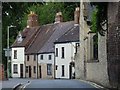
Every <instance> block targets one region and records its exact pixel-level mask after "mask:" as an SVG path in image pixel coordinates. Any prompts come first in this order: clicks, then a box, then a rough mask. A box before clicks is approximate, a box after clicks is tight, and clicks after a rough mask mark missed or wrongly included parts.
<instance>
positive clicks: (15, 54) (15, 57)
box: [14, 50, 17, 59]
mask: <svg viewBox="0 0 120 90" xmlns="http://www.w3.org/2000/svg"><path fill="white" fill-rule="evenodd" d="M14 59H17V50H14Z"/></svg>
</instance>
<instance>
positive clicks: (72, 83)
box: [0, 78, 103, 90]
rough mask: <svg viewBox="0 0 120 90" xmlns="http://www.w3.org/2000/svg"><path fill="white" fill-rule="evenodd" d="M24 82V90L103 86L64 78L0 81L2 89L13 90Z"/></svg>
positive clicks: (96, 87)
mask: <svg viewBox="0 0 120 90" xmlns="http://www.w3.org/2000/svg"><path fill="white" fill-rule="evenodd" d="M19 84H23V85H24V86H23V88H24V90H29V89H30V88H33V90H34V88H35V89H38V90H39V89H40V88H44V89H45V88H51V89H52V88H61V89H63V88H66V89H67V88H69V89H73V90H74V89H80V88H82V89H81V90H83V89H86V88H89V89H90V90H99V89H100V88H102V90H103V87H102V86H100V85H97V84H95V83H92V82H89V81H83V80H69V79H68V80H64V79H53V80H44V79H43V80H42V79H26V78H25V79H20V78H12V79H9V80H6V81H0V85H1V86H2V87H1V88H0V89H2V90H6V89H8V88H9V90H13V88H15V87H16V86H17V85H19Z"/></svg>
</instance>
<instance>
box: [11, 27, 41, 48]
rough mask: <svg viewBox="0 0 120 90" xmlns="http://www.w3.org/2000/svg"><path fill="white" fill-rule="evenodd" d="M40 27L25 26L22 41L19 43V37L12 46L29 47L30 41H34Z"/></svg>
mask: <svg viewBox="0 0 120 90" xmlns="http://www.w3.org/2000/svg"><path fill="white" fill-rule="evenodd" d="M38 29H39V26H38V27H33V28H25V29H24V30H23V32H21V35H22V38H23V41H22V42H21V43H17V39H16V40H15V42H14V43H13V45H12V46H11V47H26V48H27V47H28V45H29V43H30V42H31V41H32V39H33V37H34V35H35V34H36V33H37V31H38Z"/></svg>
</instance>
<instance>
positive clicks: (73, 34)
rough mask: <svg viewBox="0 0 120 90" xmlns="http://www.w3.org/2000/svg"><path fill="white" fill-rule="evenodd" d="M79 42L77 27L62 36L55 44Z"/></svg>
mask: <svg viewBox="0 0 120 90" xmlns="http://www.w3.org/2000/svg"><path fill="white" fill-rule="evenodd" d="M76 41H79V26H74V27H73V28H71V29H70V30H69V31H67V32H66V33H65V34H63V35H62V36H61V37H60V38H59V39H58V40H56V41H55V43H65V42H76Z"/></svg>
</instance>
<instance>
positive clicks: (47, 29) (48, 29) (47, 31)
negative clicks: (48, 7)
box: [25, 24, 55, 54]
mask: <svg viewBox="0 0 120 90" xmlns="http://www.w3.org/2000/svg"><path fill="white" fill-rule="evenodd" d="M54 30H55V25H54V24H49V25H43V26H41V27H40V29H39V32H38V33H37V34H36V36H35V37H34V40H33V42H31V44H30V46H29V47H28V48H27V49H26V52H25V53H26V54H34V53H37V52H38V51H39V50H40V49H41V48H42V47H43V46H44V44H45V43H46V42H47V41H48V39H49V38H50V36H51V35H52V33H53V32H54Z"/></svg>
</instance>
